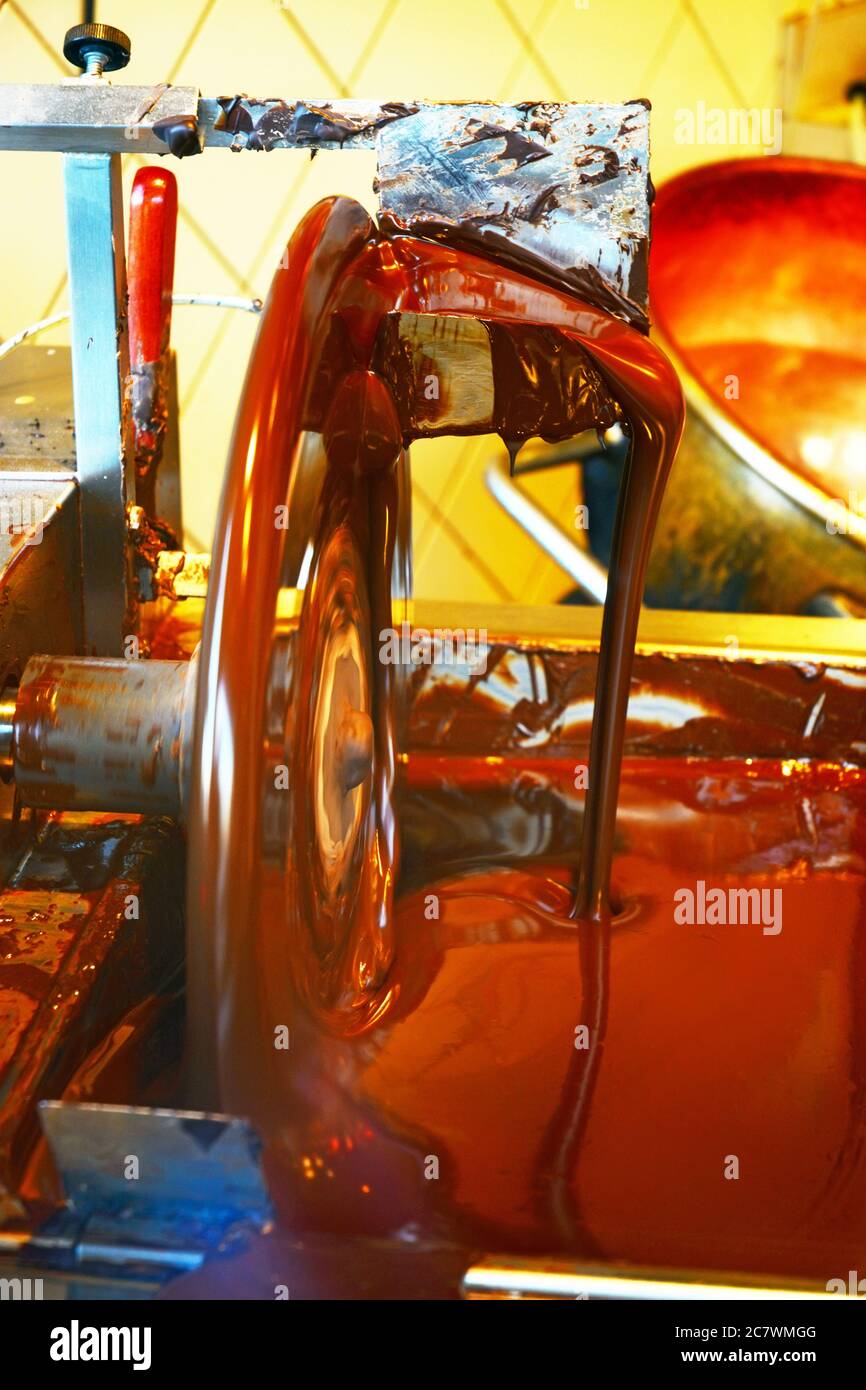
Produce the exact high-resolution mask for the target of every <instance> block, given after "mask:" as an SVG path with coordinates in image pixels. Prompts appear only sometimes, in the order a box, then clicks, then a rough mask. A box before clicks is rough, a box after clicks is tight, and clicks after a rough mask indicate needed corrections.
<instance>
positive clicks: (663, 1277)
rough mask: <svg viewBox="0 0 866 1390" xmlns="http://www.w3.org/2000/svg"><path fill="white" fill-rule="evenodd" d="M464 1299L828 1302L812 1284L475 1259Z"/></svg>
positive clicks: (552, 1262)
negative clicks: (821, 1300) (823, 1300)
mask: <svg viewBox="0 0 866 1390" xmlns="http://www.w3.org/2000/svg"><path fill="white" fill-rule="evenodd" d="M463 1296H464V1298H469V1299H490V1298H535V1299H538V1298H568V1299H574V1298H618V1299H633V1298H638V1299H648V1298H649V1299H664V1300H667V1299H673V1300H676V1301H679V1300H680V1299H688V1300H690V1301H691V1300H698V1301H701V1300H711V1301H714V1300H716V1299H725V1300H736V1299H745V1300H747V1301H749V1302H751V1301H752V1300H761V1301H762V1300H765V1299H768V1300H788V1299H792V1298H795V1299H803V1298H807V1299H812V1298H824V1299H826V1298H828V1297H830V1296H831V1295H829V1294H828V1292H827V1290H826V1288H823V1289H822V1288H820V1287H819V1286H818V1285H816V1284H807V1283H798V1282H794V1281H791V1282H790V1283H783V1282H782V1281H781V1280H780V1281H778V1282H776V1281H774V1280H772V1279H767V1280H762V1281H760V1282H755V1283H748V1282H747V1281H746V1280H745V1279H743V1278H741V1277H740V1276H737V1275H721V1276H720V1275H710V1274H705V1273H700V1272H696V1273H694V1274H692V1273H685V1274H683V1273H679V1272H677V1273H668V1272H667V1271H663V1270H647V1271H645V1272H644V1271H639V1270H634V1269H632V1270H627V1269H616V1268H611V1269H600V1268H597V1267H593V1266H586V1267H583V1268H581V1266H580V1265H577V1264H568V1263H566V1262H565V1261H564V1260H532V1259H495V1258H492V1257H490V1258H486V1259H483V1260H480V1261H479V1262H478V1264H475V1265H473V1266H472V1267H471V1269H469V1270H467V1272H466V1274H465V1275H464V1278H463Z"/></svg>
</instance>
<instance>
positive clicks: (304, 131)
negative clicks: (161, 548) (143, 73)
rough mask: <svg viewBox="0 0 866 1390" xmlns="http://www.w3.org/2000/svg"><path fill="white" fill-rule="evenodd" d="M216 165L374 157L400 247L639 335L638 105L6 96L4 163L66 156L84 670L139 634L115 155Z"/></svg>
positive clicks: (643, 126)
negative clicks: (457, 253)
mask: <svg viewBox="0 0 866 1390" xmlns="http://www.w3.org/2000/svg"><path fill="white" fill-rule="evenodd" d="M211 148H221V149H230V150H235V151H236V150H240V149H248V150H273V149H296V150H308V151H316V150H326V149H330V150H340V149H343V148H353V149H357V148H364V149H375V151H376V155H377V167H378V186H379V195H380V210H381V213H382V215H383V216H384V217H385V218H386V219H389V220H390V221H391V222H392V223H393V224H395V225H396V226H397V227H398V228H399V229H404V230H409V231H411V230H424V229H428V230H429V228H430V227H431V226H432V225H435V226H437V227H440V228H441V227H445V228H446V229H448V231H449V232H451V233H453V232H456V233H457V234H458V235H460V234H461V233H466V234H468V233H470V232H471V235H472V237H473V238H474V239H476V240H477V239H479V237H481V238H483V239H484V240H485V241H489V242H490V243H491V244H492V243H493V242H494V241H495V242H496V244H497V246H498V247H499V250H500V251H501V252H504V253H506V254H507V253H509V252H512V251H513V252H514V253H515V255H516V256H518V257H519V258H521V259H522V261H523V263H525V264H526V265H528V266H531V267H532V269H533V271H534V272H535V273H538V274H539V275H541V277H542V278H544V277H545V276H548V277H551V278H554V279H556V280H558V281H564V282H565V283H566V284H569V283H570V284H571V287H572V288H573V289H577V292H578V293H580V288H581V285H584V286H586V285H590V286H591V288H592V289H593V292H594V296H593V297H597V296H599V295H600V296H601V297H602V298H603V299H605V301H606V302H607V303H608V306H609V307H611V308H613V309H614V312H620V313H621V314H622V316H623V317H625V318H627V319H628V320H630V321H631V322H633V323H635V324H636V325H637V326H638V327H646V275H645V266H646V256H647V250H648V242H649V197H650V191H649V114H648V110H647V107H646V104H645V103H642V102H630V103H624V104H612V105H579V104H574V103H567V104H566V103H551V102H526V103H520V104H517V105H511V106H501V105H495V104H492V103H483V102H482V103H474V104H472V105H471V106H470V105H464V104H459V103H458V104H447V103H444V104H436V103H425V102H415V101H409V102H383V103H377V102H371V101H350V100H341V101H337V102H332V101H328V100H324V101H321V102H317V101H299V100H293V99H283V98H273V99H268V100H265V101H259V100H256V99H254V98H249V97H246V96H230V97H218V98H204V97H202V96H201V95H200V93H199V91H198V90H197V89H196V88H195V87H175V86H172V85H171V84H169V83H165V82H162V83H157V84H155V85H153V86H150V87H141V86H123V85H117V86H115V85H112V84H111V83H110V82H109V81H107V80H105V79H99V80H94V79H93V78H88V79H86V80H81V79H69V80H66V81H63V82H60V83H58V84H56V85H43V84H8V85H3V86H0V151H3V150H6V151H11V150H30V151H51V152H54V153H61V154H63V155H64V162H65V191H66V226H67V238H68V264H69V279H70V294H71V310H72V312H71V318H72V365H73V382H74V400H75V424H76V454H77V481H78V485H79V489H80V494H81V541H82V568H83V592H84V630H85V650H86V652H87V653H89V654H93V655H100V656H116V655H121V654H122V652H123V638H124V636H125V635H126V634H127V633H129V632H131V631H134V629H135V626H136V614H135V605H134V590H133V588H132V585H131V582H130V578H131V574H132V569H131V566H130V563H129V560H128V554H127V551H128V543H127V541H128V536H127V520H126V518H127V509H128V505H129V504H130V503H132V502H134V501H135V500H136V499H135V492H134V468H133V461H132V436H131V429H130V424H129V419H128V414H129V412H128V407H127V403H126V394H127V377H128V352H127V340H126V314H125V309H126V271H125V256H124V238H123V208H122V202H121V178H120V155H121V154H124V153H128V154H139V155H151V156H152V155H165V154H167V153H169V152H171V153H175V154H178V155H181V156H183V155H190V154H197V153H199V152H201V151H202V150H203V149H211ZM432 152H435V155H436V158H435V160H434V159H433V158H432V157H431V155H432ZM554 190H555V193H554Z"/></svg>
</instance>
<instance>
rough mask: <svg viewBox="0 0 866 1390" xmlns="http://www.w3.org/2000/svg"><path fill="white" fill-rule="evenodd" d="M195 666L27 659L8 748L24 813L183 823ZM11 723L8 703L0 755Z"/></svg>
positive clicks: (1, 720)
mask: <svg viewBox="0 0 866 1390" xmlns="http://www.w3.org/2000/svg"><path fill="white" fill-rule="evenodd" d="M196 665H197V663H196V661H195V660H194V659H193V660H192V661H135V660H130V661H118V660H112V659H95V658H92V657H68V656H34V657H31V658H30V660H29V661H28V663H27V666H26V667H25V670H24V675H23V677H22V679H21V687H20V689H19V691H18V694H17V701H16V703H15V708H14V721H13V722H14V733H13V737H12V739H11V754H12V759H13V767H14V773H15V783H16V786H17V788H18V793H19V795H20V797H21V800H22V802H23V804H24V805H25V806H48V807H51V808H52V809H53V810H60V811H66V810H74V811H138V812H141V813H142V814H144V815H169V816H173V817H175V818H176V819H181V818H182V815H183V809H184V803H185V800H186V792H185V788H186V785H187V783H188V780H189V759H190V738H191V732H192V719H193V711H194V704H195V687H196ZM4 710H5V711H6V714H5V715H4ZM7 719H8V708H7V701H6V700H4V701H3V702H0V756H2V752H3V749H4V746H5V741H4V736H5V728H6V721H7Z"/></svg>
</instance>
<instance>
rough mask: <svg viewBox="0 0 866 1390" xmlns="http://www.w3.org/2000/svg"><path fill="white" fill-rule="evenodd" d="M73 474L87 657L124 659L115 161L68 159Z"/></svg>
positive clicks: (122, 327)
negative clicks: (78, 498) (77, 491)
mask: <svg viewBox="0 0 866 1390" xmlns="http://www.w3.org/2000/svg"><path fill="white" fill-rule="evenodd" d="M64 183H65V190H66V225H67V247H68V256H69V287H70V307H71V318H72V385H73V398H74V403H75V446H76V471H77V475H78V482H79V487H80V491H81V539H82V564H83V579H84V584H83V592H84V634H85V644H86V647H87V650H88V651H89V652H92V653H93V654H94V655H99V656H119V655H121V653H122V652H123V638H124V635H125V634H126V632H128V631H129V630H130V629H131V627H132V624H131V622H130V621H129V613H130V594H129V592H128V589H127V547H126V504H127V500H129V501H134V500H135V499H134V494H133V492H132V488H133V483H132V477H131V468H130V464H129V460H130V459H131V448H130V445H131V439H130V437H129V427H128V419H127V416H128V412H126V411H125V410H124V383H125V381H126V377H127V374H128V371H129V361H128V353H127V341H126V269H125V262H124V243H123V206H122V190H121V175H120V157H119V156H118V155H67V156H66V157H65V159H64Z"/></svg>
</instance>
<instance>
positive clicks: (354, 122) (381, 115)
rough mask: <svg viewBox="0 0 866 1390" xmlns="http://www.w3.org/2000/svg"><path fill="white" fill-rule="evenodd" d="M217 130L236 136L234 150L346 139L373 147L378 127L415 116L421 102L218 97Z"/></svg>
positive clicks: (333, 142)
mask: <svg viewBox="0 0 866 1390" xmlns="http://www.w3.org/2000/svg"><path fill="white" fill-rule="evenodd" d="M217 107H218V108H219V110H218V114H217V116H216V120H215V122H214V126H213V129H214V130H215V131H225V132H227V133H228V134H230V135H232V136H233V137H234V138H233V140H232V148H233V149H238V150H240V149H250V150H272V149H275V148H276V147H277V146H278V145H294V146H297V147H298V148H302V149H303V148H308V149H320V148H321V147H323V146H328V145H338V146H340V148H342V146H343V145H345V144H346V143H347V142H348V143H351V144H354V145H357V146H359V147H362V146H367V147H369V146H371V145H372V143H373V138H374V136H375V133H376V131H377V130H378V129H379V128H380V126H382V125H387V124H388V123H389V122H390V121H396V120H400V119H401V117H404V116H408V115H412V114H413V113H414V112H415V111H417V110H418V104H417V102H401V101H386V102H383V103H382V104H381V105H380V104H379V103H377V102H372V101H367V102H362V101H355V102H346V103H341V104H340V105H339V106H338V105H337V104H336V103H334V102H330V101H285V100H283V99H282V98H281V97H275V98H268V99H265V100H263V101H262V100H256V99H254V98H252V97H246V96H242V95H241V96H232V97H219V98H218V99H217Z"/></svg>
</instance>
